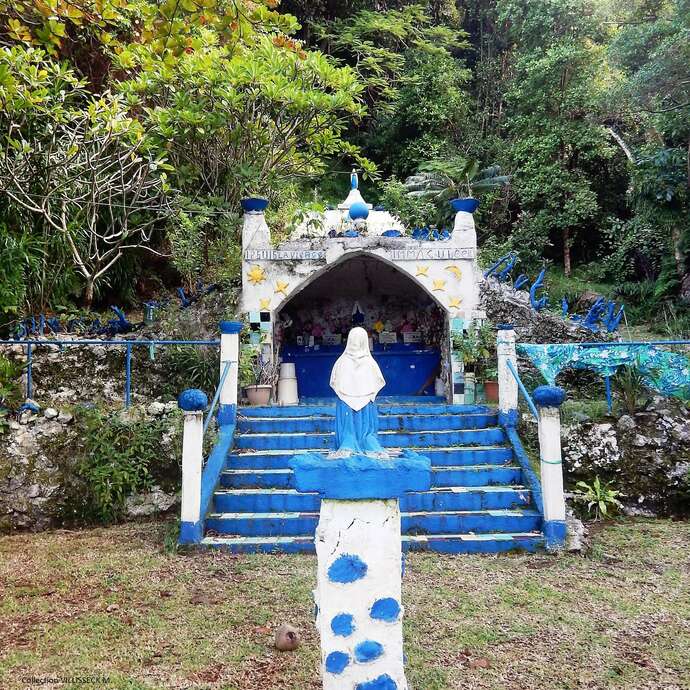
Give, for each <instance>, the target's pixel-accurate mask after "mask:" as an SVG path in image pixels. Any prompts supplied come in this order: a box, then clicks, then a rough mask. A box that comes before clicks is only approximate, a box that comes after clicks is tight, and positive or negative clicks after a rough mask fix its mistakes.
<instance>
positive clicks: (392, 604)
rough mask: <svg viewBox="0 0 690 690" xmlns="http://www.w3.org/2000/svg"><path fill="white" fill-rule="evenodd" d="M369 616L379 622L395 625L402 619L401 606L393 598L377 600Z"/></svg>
mask: <svg viewBox="0 0 690 690" xmlns="http://www.w3.org/2000/svg"><path fill="white" fill-rule="evenodd" d="M369 615H370V616H371V617H372V618H373V619H374V620H377V621H384V622H385V623H394V622H395V621H397V620H398V618H399V617H400V604H399V603H398V602H397V601H396V600H395V599H393V598H392V597H386V598H385V599H377V600H376V601H375V602H374V604H373V606H372V607H371V611H370V612H369Z"/></svg>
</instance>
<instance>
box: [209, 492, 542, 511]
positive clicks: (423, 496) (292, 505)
mask: <svg viewBox="0 0 690 690" xmlns="http://www.w3.org/2000/svg"><path fill="white" fill-rule="evenodd" d="M531 497H532V494H531V492H530V490H529V489H526V488H524V487H522V486H481V487H480V486H477V487H452V488H445V489H432V490H431V491H421V492H414V493H409V494H405V496H403V497H402V498H401V499H400V509H401V510H403V511H405V512H420V511H428V512H431V511H449V510H500V509H508V508H525V507H527V506H529V505H530V503H531ZM320 505H321V500H320V498H319V496H318V494H305V493H300V492H298V491H296V490H295V489H219V490H218V491H216V493H215V495H214V506H215V507H214V510H215V511H216V512H219V513H232V512H248V513H269V512H273V511H275V512H288V513H292V512H304V513H309V512H318V510H319V507H320Z"/></svg>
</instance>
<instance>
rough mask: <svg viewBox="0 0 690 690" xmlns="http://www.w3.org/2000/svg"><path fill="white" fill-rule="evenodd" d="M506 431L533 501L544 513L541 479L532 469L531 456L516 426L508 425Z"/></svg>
mask: <svg viewBox="0 0 690 690" xmlns="http://www.w3.org/2000/svg"><path fill="white" fill-rule="evenodd" d="M505 431H506V436H508V441H510V445H511V446H512V447H513V452H514V453H515V458H516V459H517V461H518V463H519V464H520V468H521V469H522V476H523V477H524V480H525V484H527V486H528V487H529V489H530V490H531V491H532V503H534V507H535V508H536V509H537V510H538V511H539V514H540V515H543V514H544V501H543V499H542V493H541V481H540V480H539V477H538V476H537V474H536V473H535V471H534V470H533V469H532V464H531V463H530V461H529V457H527V453H525V449H524V448H523V447H522V442H521V441H520V437H519V436H518V432H517V429H516V428H515V427H506V429H505Z"/></svg>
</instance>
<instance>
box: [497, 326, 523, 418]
mask: <svg viewBox="0 0 690 690" xmlns="http://www.w3.org/2000/svg"><path fill="white" fill-rule="evenodd" d="M496 357H497V360H498V361H497V369H498V414H499V420H500V423H501V425H502V426H504V427H505V426H517V421H518V411H517V410H518V384H517V381H516V380H515V377H514V376H513V374H512V373H511V372H510V369H508V362H512V364H513V367H514V368H515V371H517V354H516V351H515V330H514V329H513V327H512V326H511V325H509V324H499V326H498V333H497V335H496Z"/></svg>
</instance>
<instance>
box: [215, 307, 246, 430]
mask: <svg viewBox="0 0 690 690" xmlns="http://www.w3.org/2000/svg"><path fill="white" fill-rule="evenodd" d="M241 330H242V322H240V321H221V322H220V376H221V377H222V376H223V372H224V371H225V366H226V364H227V363H228V362H230V363H231V364H230V369H229V371H228V374H227V376H226V377H225V381H224V382H223V385H222V387H221V389H220V398H219V403H220V406H219V408H218V425H219V426H224V425H226V424H234V422H235V417H236V415H237V377H238V372H239V359H240V331H241Z"/></svg>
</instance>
